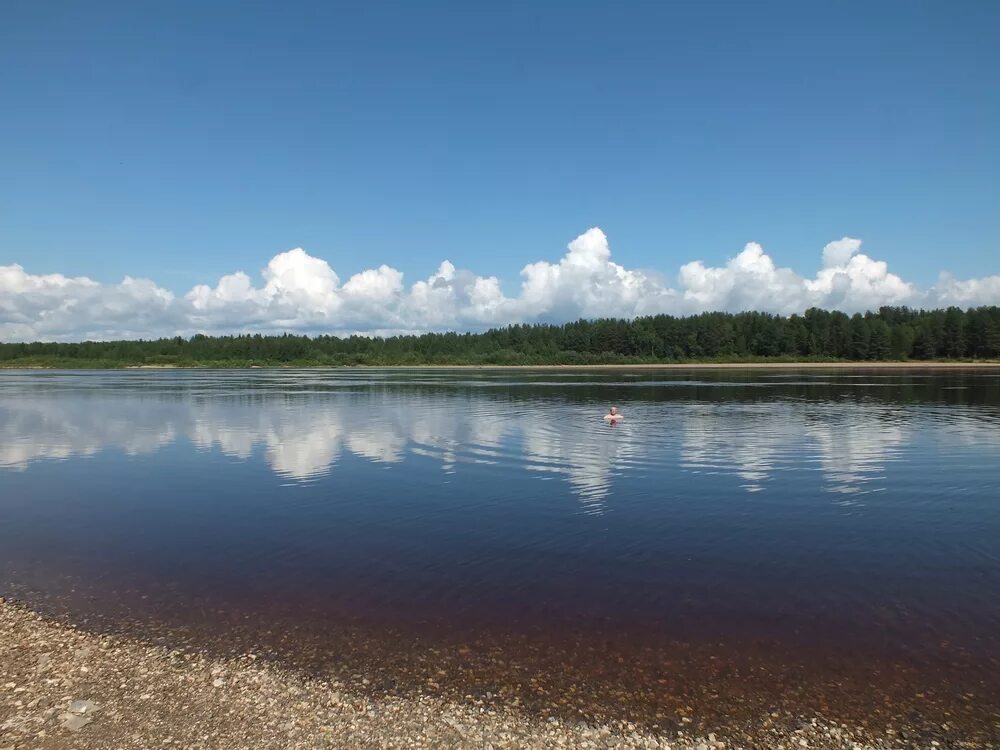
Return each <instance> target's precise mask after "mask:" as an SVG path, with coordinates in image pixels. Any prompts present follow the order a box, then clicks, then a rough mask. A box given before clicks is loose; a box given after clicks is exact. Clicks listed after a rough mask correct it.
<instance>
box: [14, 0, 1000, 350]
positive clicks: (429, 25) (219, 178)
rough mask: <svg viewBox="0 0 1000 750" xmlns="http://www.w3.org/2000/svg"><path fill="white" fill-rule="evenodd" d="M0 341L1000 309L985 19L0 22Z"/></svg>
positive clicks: (436, 12)
mask: <svg viewBox="0 0 1000 750" xmlns="http://www.w3.org/2000/svg"><path fill="white" fill-rule="evenodd" d="M0 71H2V73H0V340H32V339H45V340H78V339H81V338H116V337H134V336H149V335H172V334H174V333H181V334H190V333H194V332H198V331H204V332H209V333H213V332H214V333H219V332H240V331H250V330H261V331H280V330H296V331H305V332H320V331H322V332H354V331H358V332H395V331H418V330H445V329H459V330H478V329H481V328H483V327H488V326H493V325H504V324H507V323H510V322H519V321H528V322H531V321H545V322H561V321H564V320H570V319H575V318H578V317H581V316H584V317H595V316H602V315H616V316H624V317H632V316H635V315H643V314H650V313H658V312H667V313H671V314H690V313H695V312H699V311H702V310H709V309H725V310H740V309H762V310H769V311H772V312H781V313H791V312H801V311H802V310H804V309H805V308H806V307H808V306H811V305H817V306H824V307H830V308H837V309H844V310H846V311H849V312H853V311H857V310H864V309H873V308H876V307H878V306H879V305H881V304H910V305H914V306H937V305H946V304H958V305H961V306H966V305H977V304H1000V200H998V196H1000V191H998V190H997V184H996V183H997V180H996V175H997V174H1000V138H998V137H997V133H998V132H1000V86H998V78H1000V3H996V2H992V0H989V1H985V0H984V1H982V2H974V1H972V0H960V1H958V2H952V3H943V2H919V1H918V0H905V1H904V0H899V1H895V0H885V1H884V2H879V3H867V2H849V1H846V0H845V1H844V2H806V3H803V2H766V1H765V2H758V3H743V2H725V1H723V0H718V1H707V2H695V1H694V0H692V1H690V2H680V1H678V2H614V3H612V2H605V3H596V2H574V3H569V2H565V3H555V2H533V3H526V2H525V3H520V2H514V3H511V2H504V3H499V2H498V3H487V2H475V3H468V2H453V3H441V2H433V1H430V0H429V1H428V2H423V3H404V2H396V3H386V2H376V1H373V2H367V3H349V4H348V3H337V2H283V3H277V2H274V3H264V2H247V1H243V2H226V1H225V0H220V1H218V2H212V3H203V2H189V1H188V0H172V1H171V2H160V3H134V2H103V1H102V0H93V1H92V2H88V3H82V2H61V1H60V0H52V1H51V2H46V3H38V2H34V1H33V0H7V1H6V2H4V3H3V4H0Z"/></svg>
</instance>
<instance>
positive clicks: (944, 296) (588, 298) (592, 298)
mask: <svg viewBox="0 0 1000 750" xmlns="http://www.w3.org/2000/svg"><path fill="white" fill-rule="evenodd" d="M998 303H1000V275H997V276H988V277H983V278H976V279H966V280H959V279H955V278H954V277H952V276H951V275H949V274H942V275H941V277H940V279H939V280H938V282H937V283H936V284H935V285H934V286H932V287H930V288H928V289H920V288H919V287H917V286H916V285H914V284H912V283H910V282H907V281H905V280H903V279H902V278H901V277H900V276H898V275H896V274H894V273H891V272H890V271H889V268H888V265H887V264H886V263H885V262H884V261H880V260H876V259H874V258H872V257H870V256H869V255H866V254H865V253H862V252H861V240H859V239H855V238H852V237H844V238H842V239H839V240H835V241H833V242H830V243H829V244H827V245H826V246H825V247H824V248H823V250H822V254H821V263H820V268H819V270H818V271H817V272H816V273H815V275H814V276H813V277H811V278H809V277H803V276H800V275H799V274H797V273H796V272H795V271H793V270H792V269H790V268H782V267H780V266H778V265H777V264H776V263H775V261H774V260H773V259H772V258H771V256H769V255H768V254H767V253H766V252H765V251H764V248H763V247H762V246H761V245H759V244H757V243H756V242H751V243H748V244H747V245H746V246H745V247H744V248H743V250H742V251H740V252H739V253H738V254H736V255H735V256H734V257H732V258H730V259H729V260H728V261H727V262H726V263H725V264H724V265H721V266H711V265H707V264H706V263H704V262H703V261H701V260H695V261H692V262H690V263H686V264H684V265H682V266H681V267H680V269H679V271H678V273H677V276H676V280H675V282H674V283H673V284H671V283H669V282H668V281H665V280H664V278H663V277H662V276H661V275H659V274H657V273H654V272H650V271H646V270H641V269H628V268H625V267H624V266H622V265H620V264H618V263H615V262H614V261H613V260H612V258H611V247H610V245H609V243H608V238H607V236H606V235H605V234H604V232H603V231H601V230H600V229H598V228H596V227H595V228H592V229H589V230H587V231H586V232H584V233H583V234H581V235H580V236H579V237H577V238H576V239H575V240H573V241H572V242H571V243H569V246H568V247H567V249H566V252H565V253H564V254H563V256H562V257H561V258H559V259H558V260H556V261H554V262H553V261H547V260H541V261H538V262H536V263H529V264H528V265H526V266H525V267H524V268H523V269H522V270H521V284H520V288H519V289H518V290H517V292H516V294H513V295H510V296H508V294H507V293H505V292H504V289H503V286H502V284H501V282H500V280H499V279H498V278H497V277H496V276H480V275H478V274H476V273H474V272H472V271H469V270H463V269H459V268H457V267H456V266H455V265H454V264H453V263H451V262H450V261H447V260H445V261H443V262H442V263H441V264H440V265H439V266H438V268H437V270H436V271H434V273H432V274H431V275H430V276H428V277H427V278H426V279H422V280H419V281H416V282H415V283H413V284H411V285H409V286H407V284H406V282H405V280H404V278H403V274H402V273H401V272H400V271H398V270H397V269H394V268H391V267H390V266H387V265H381V266H378V267H377V268H371V269H367V270H364V271H361V272H360V273H357V274H354V275H353V276H351V277H350V278H348V279H347V281H344V282H342V281H341V278H340V276H338V275H337V273H336V271H334V269H333V268H331V267H330V265H329V264H328V263H327V262H326V261H325V260H323V259H322V258H317V257H315V256H312V255H309V254H308V253H307V252H306V251H305V250H303V249H301V248H295V249H293V250H288V251H286V252H282V253H279V254H277V255H275V256H274V257H273V258H271V260H270V261H269V262H268V264H267V266H266V267H265V268H264V269H263V270H262V272H261V278H260V280H259V281H255V280H254V279H253V278H252V277H251V276H250V275H248V274H247V273H245V272H243V271H237V272H235V273H232V274H229V275H226V276H223V277H222V278H221V279H219V280H218V281H217V282H216V283H215V285H214V286H211V285H207V284H199V285H198V286H195V287H194V288H193V289H191V290H190V291H189V292H187V293H186V294H183V295H180V296H178V295H175V294H173V293H172V292H171V291H169V290H167V289H163V288H161V287H159V286H158V285H157V284H156V283H154V282H153V281H150V280H147V279H134V278H131V277H126V278H125V279H123V280H122V281H121V282H120V283H118V284H100V283H98V282H96V281H94V280H92V279H89V278H86V277H76V278H71V277H66V276H62V275H60V274H51V275H33V274H31V273H29V272H28V271H26V270H25V269H24V268H23V267H22V266H20V265H9V266H0V339H3V340H6V341H27V340H35V339H40V340H79V339H85V338H91V339H109V338H134V337H140V336H141V337H149V336H162V335H175V334H181V335H188V334H191V333H196V332H204V333H219V332H243V331H262V332H274V331H303V332H312V333H315V332H330V333H346V332H371V333H389V332H417V331H429V330H446V329H459V330H476V329H481V328H484V327H488V326H495V325H505V324H508V323H513V322H533V321H544V322H564V321H567V320H572V319H575V318H579V317H587V318H592V317H635V316H639V315H651V314H656V313H670V314H675V315H685V314H692V313H698V312H704V311H710V310H725V311H731V312H736V311H741V310H760V311H766V312H776V313H784V314H789V313H794V312H802V311H803V310H805V309H807V308H809V307H824V308H828V309H837V310H843V311H845V312H858V311H864V310H870V309H876V308H878V307H879V306H881V305H910V306H914V307H938V306H947V305H958V306H963V307H966V306H973V305H981V304H998Z"/></svg>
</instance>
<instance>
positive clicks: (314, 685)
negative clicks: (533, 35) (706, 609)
mask: <svg viewBox="0 0 1000 750" xmlns="http://www.w3.org/2000/svg"><path fill="white" fill-rule="evenodd" d="M178 645H179V643H171V642H169V640H161V641H160V642H158V643H156V644H152V643H150V642H148V641H145V640H143V639H140V638H132V637H129V636H125V635H118V634H107V633H105V634H99V633H90V632H86V631H84V630H81V629H78V628H77V627H75V626H73V625H71V624H67V623H65V622H62V621H58V620H54V619H49V618H45V617H42V616H40V615H38V614H36V613H35V612H33V611H31V610H29V609H27V608H25V607H23V606H22V605H20V604H17V603H12V602H10V601H4V600H2V599H0V748H3V750H9V749H11V748H13V750H25V749H26V748H32V749H38V750H59V749H61V748H70V747H72V748H95V750H96V749H97V748H101V749H103V748H111V747H113V748H118V749H119V750H127V749H129V748H134V749H139V748H143V749H145V748H150V747H176V748H201V749H202V750H210V749H214V748H220V749H222V748H225V749H226V750H239V749H241V748H246V750H259V749H264V748H275V749H276V750H277V749H278V748H282V749H284V748H319V747H330V748H418V747H420V748H428V747H431V748H434V747H442V748H443V747H447V748H485V747H493V748H673V749H674V750H687V749H691V750H722V749H723V748H728V749H732V750H735V749H737V748H795V749H796V750H797V749H798V748H805V747H812V748H828V749H830V750H833V749H835V748H836V749H837V750H847V749H849V750H867V749H869V748H872V749H877V750H887V749H888V748H903V747H927V748H934V747H947V746H955V747H959V746H961V747H966V748H985V747H988V746H989V745H985V744H977V743H976V742H959V743H957V744H955V743H953V742H950V741H948V740H945V739H944V738H943V737H942V738H941V739H942V741H941V742H939V741H938V740H935V739H929V738H928V737H927V735H926V733H914V732H912V731H909V732H908V730H907V727H906V726H903V725H899V724H897V725H896V726H895V727H892V728H888V729H885V730H881V731H880V730H875V729H874V728H872V730H868V729H865V728H863V727H860V726H855V725H852V724H847V723H845V722H840V721H838V719H837V717H836V716H835V715H833V713H834V712H833V711H832V710H831V711H827V712H824V715H823V716H818V715H803V716H789V715H788V714H787V712H785V711H783V712H782V714H780V715H779V713H777V712H774V713H771V714H769V715H764V716H761V717H760V718H759V720H758V721H755V722H753V724H754V726H753V727H752V729H751V728H750V727H743V728H742V731H741V733H740V734H739V735H738V736H737V737H736V738H734V737H733V736H731V735H730V734H728V733H727V732H726V730H725V729H717V730H715V731H709V730H710V727H700V725H701V722H700V721H699V717H698V716H692V715H690V714H688V715H684V716H680V717H678V719H677V721H676V723H675V722H674V721H670V722H665V723H664V726H654V727H648V726H647V727H642V726H639V725H636V724H632V723H629V722H627V721H613V720H608V721H600V722H594V721H591V722H585V721H578V720H573V719H570V718H566V717H561V716H558V715H545V714H544V713H537V712H531V711H527V710H524V709H522V708H521V707H519V706H517V705H497V704H496V703H495V702H494V703H490V702H484V701H482V700H479V699H476V698H474V697H473V696H466V700H464V701H456V700H452V699H448V698H443V697H440V696H437V695H434V694H430V693H429V694H409V695H405V696H400V695H392V694H388V693H387V694H383V695H380V694H378V692H377V691H372V690H368V691H364V690H356V689H355V688H354V687H352V685H351V684H350V683H347V682H345V681H343V680H340V679H335V678H332V677H330V678H324V676H323V675H305V674H302V673H298V672H296V671H294V670H290V669H287V668H283V667H281V666H280V665H278V664H275V663H272V662H270V661H267V660H265V659H264V658H261V657H260V656H259V655H258V654H255V653H252V652H246V653H243V654H239V655H234V656H232V657H231V658H220V657H218V656H212V655H210V654H209V653H207V652H203V651H200V650H198V649H192V648H190V647H182V648H178V647H177V646H178ZM356 677H358V678H359V679H360V683H361V684H366V683H367V680H365V679H364V678H363V676H362V675H356ZM706 679H710V677H709V676H707V675H706ZM690 727H700V728H699V729H698V730H694V729H690ZM748 729H750V730H751V732H752V734H751V735H750V736H749V737H748V735H747V734H746V732H747V730H748ZM917 737H919V738H920V739H919V740H917V739H915V738H917Z"/></svg>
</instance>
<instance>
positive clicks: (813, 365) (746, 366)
mask: <svg viewBox="0 0 1000 750" xmlns="http://www.w3.org/2000/svg"><path fill="white" fill-rule="evenodd" d="M81 364H82V365H83V366H80V367H66V366H55V365H39V364H30V365H29V364H24V365H19V364H16V363H3V364H0V370H39V371H43V370H90V369H93V370H292V369H294V370H300V369H301V370H351V369H354V370H650V371H655V370H968V369H977V370H983V369H986V370H988V369H997V370H1000V361H980V362H947V361H941V360H937V361H929V362H913V361H884V362H882V361H879V362H872V361H859V362H810V361H807V362H766V361H765V362H687V363H681V362H669V363H668V362H664V363H640V364H586V365H559V364H548V365H442V364H422V365H313V364H302V365H296V364H287V365H240V366H227V365H215V364H211V363H206V364H203V365H176V364H162V365H145V364H144V365H122V366H119V367H93V366H90V367H88V366H87V364H86V363H81Z"/></svg>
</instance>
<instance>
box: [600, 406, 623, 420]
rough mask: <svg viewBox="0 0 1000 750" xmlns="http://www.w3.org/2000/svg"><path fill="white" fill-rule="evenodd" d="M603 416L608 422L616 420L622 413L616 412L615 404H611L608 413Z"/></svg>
mask: <svg viewBox="0 0 1000 750" xmlns="http://www.w3.org/2000/svg"><path fill="white" fill-rule="evenodd" d="M604 418H605V419H606V420H608V421H609V422H617V421H618V420H619V419H621V418H622V415H621V414H619V413H618V407H617V406H612V407H611V409H610V410H609V411H608V413H607V414H605V415H604Z"/></svg>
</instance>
